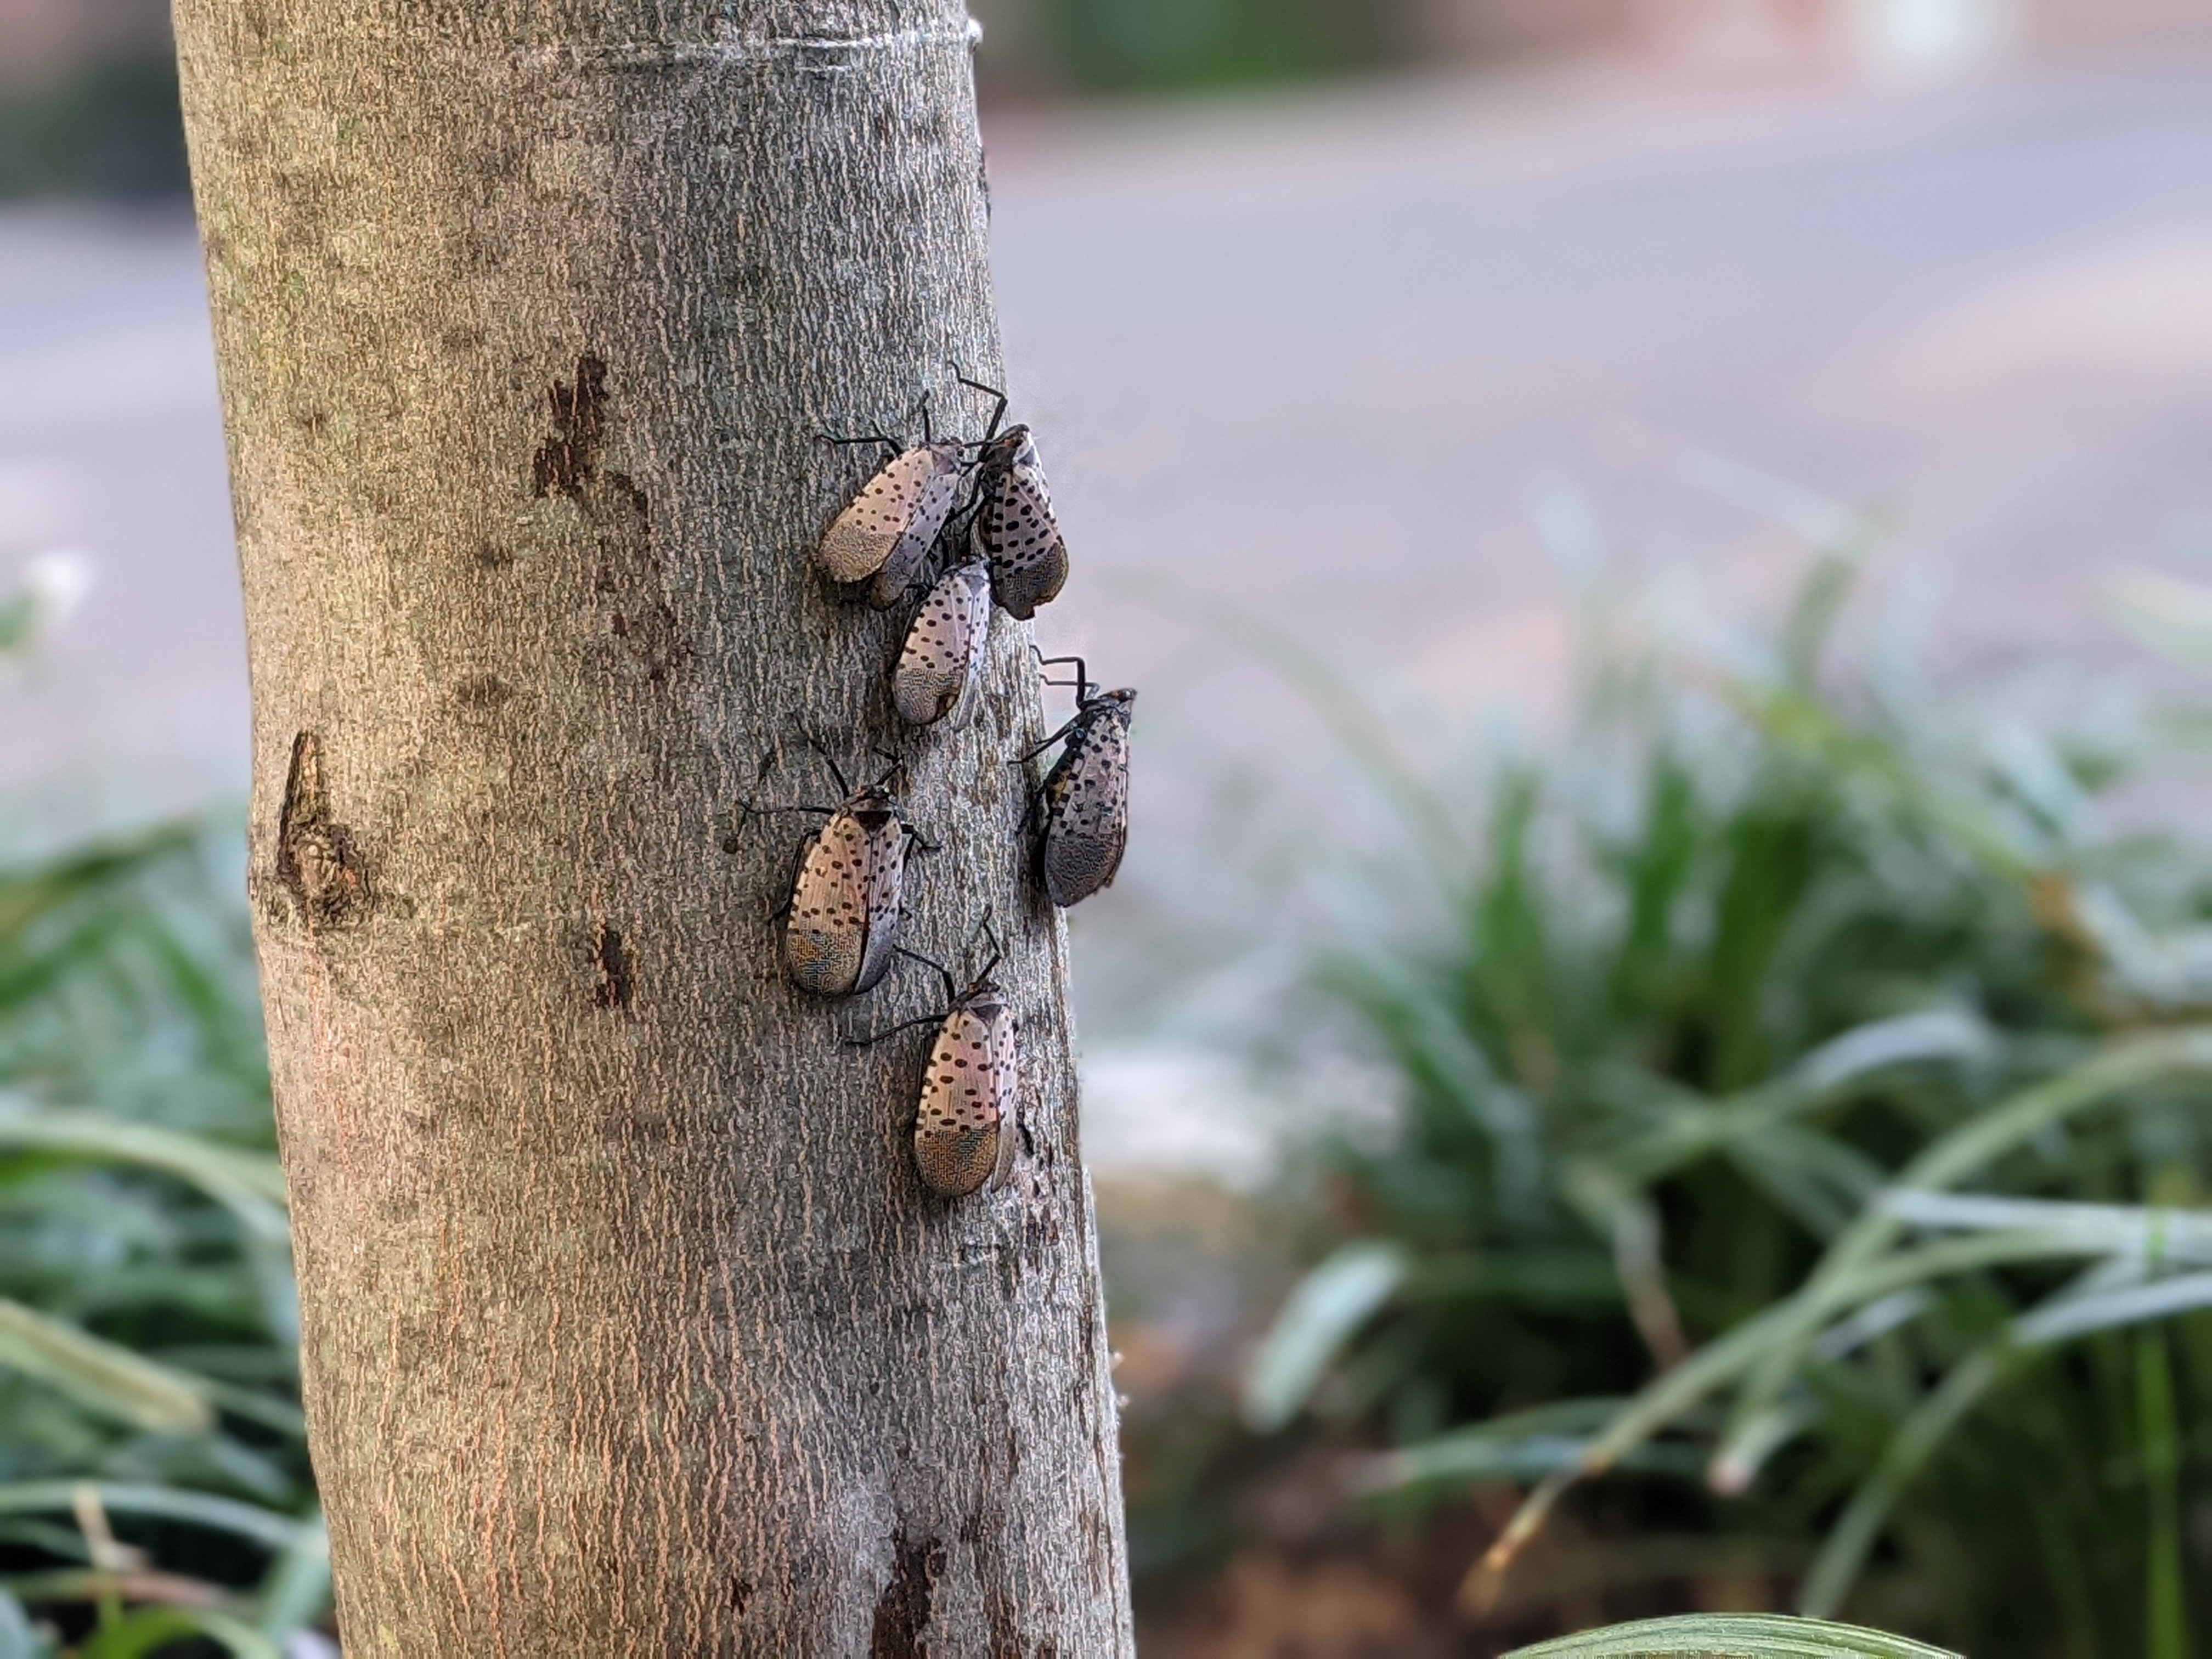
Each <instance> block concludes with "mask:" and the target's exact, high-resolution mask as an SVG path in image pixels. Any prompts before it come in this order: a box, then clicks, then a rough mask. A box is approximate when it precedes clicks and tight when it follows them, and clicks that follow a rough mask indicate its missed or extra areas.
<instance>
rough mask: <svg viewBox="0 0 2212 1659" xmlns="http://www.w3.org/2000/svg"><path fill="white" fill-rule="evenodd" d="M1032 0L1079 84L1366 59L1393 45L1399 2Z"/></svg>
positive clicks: (1397, 45)
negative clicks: (1397, 3)
mask: <svg viewBox="0 0 2212 1659" xmlns="http://www.w3.org/2000/svg"><path fill="white" fill-rule="evenodd" d="M1033 3H1034V5H1035V8H1036V13H1037V19H1036V21H1037V24H1038V26H1039V27H1038V28H1037V33H1039V34H1041V35H1042V39H1043V40H1045V41H1046V42H1047V43H1048V46H1049V48H1050V51H1051V54H1052V58H1053V63H1054V68H1055V69H1056V70H1058V71H1059V73H1060V76H1061V77H1062V78H1063V79H1064V80H1065V81H1066V82H1067V83H1068V84H1070V85H1072V86H1074V87H1076V88H1081V89H1084V90H1089V91H1166V90H1178V89H1184V88H1194V87H1206V86H1225V85H1241V84H1248V83H1253V82H1269V81H1285V80H1296V79H1304V78H1308V77H1311V76H1319V75H1326V74H1335V73H1342V72H1344V71H1346V70H1358V69H1365V68H1371V67H1374V66H1376V65H1378V64H1384V63H1388V62H1389V61H1391V60H1393V59H1394V58H1396V57H1397V56H1398V55H1400V53H1401V52H1402V50H1403V34H1404V29H1403V20H1402V18H1401V15H1400V14H1401V11H1402V8H1401V7H1400V6H1397V5H1394V4H1392V3H1389V0H1033Z"/></svg>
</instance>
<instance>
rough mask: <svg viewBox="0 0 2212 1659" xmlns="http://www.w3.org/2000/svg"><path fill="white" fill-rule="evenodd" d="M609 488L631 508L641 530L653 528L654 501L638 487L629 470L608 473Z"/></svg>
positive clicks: (648, 530)
mask: <svg viewBox="0 0 2212 1659" xmlns="http://www.w3.org/2000/svg"><path fill="white" fill-rule="evenodd" d="M607 489H609V490H610V491H611V493H613V494H614V495H617V496H618V497H620V498H621V500H622V501H623V504H624V505H625V506H627V507H629V510H630V512H631V513H632V514H633V515H634V516H635V518H636V520H637V522H638V527H639V528H640V529H641V530H643V531H647V532H650V531H651V530H652V528H653V501H652V498H651V497H650V496H648V495H647V494H646V493H645V491H644V490H642V489H640V488H639V487H638V483H637V480H636V479H635V478H633V477H630V476H629V473H627V472H610V473H608V474H607Z"/></svg>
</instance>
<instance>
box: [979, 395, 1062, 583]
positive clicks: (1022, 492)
mask: <svg viewBox="0 0 2212 1659" xmlns="http://www.w3.org/2000/svg"><path fill="white" fill-rule="evenodd" d="M977 471H978V472H979V474H980V475H981V482H980V488H981V491H982V495H983V506H982V510H981V513H979V514H978V515H977V517H976V522H975V533H976V537H977V538H978V540H980V541H981V544H982V547H983V554H984V556H985V557H986V558H987V559H989V560H990V562H991V591H992V593H993V595H994V597H995V598H996V599H997V600H998V602H999V604H1000V607H1001V608H1002V609H1003V610H1005V611H1006V613H1007V614H1008V615H1009V616H1012V617H1020V618H1021V619H1022V620H1023V621H1024V622H1026V621H1027V620H1028V619H1029V618H1030V617H1033V616H1035V615H1036V608H1037V607H1038V606H1039V605H1045V604H1048V603H1049V602H1050V601H1051V600H1052V599H1054V597H1055V596H1056V595H1057V594H1058V593H1059V592H1060V588H1061V587H1062V586H1065V585H1066V581H1067V543H1066V541H1065V540H1064V539H1062V538H1061V536H1060V523H1059V520H1056V519H1054V517H1053V514H1052V492H1051V491H1050V490H1049V489H1048V488H1046V485H1045V481H1044V467H1043V466H1042V464H1041V463H1040V462H1039V461H1038V460H1037V453H1036V445H1035V444H1034V443H1032V442H1030V434H1029V428H1027V427H1022V426H1018V427H1015V428H1012V430H1010V431H1009V432H1007V433H1006V435H1005V436H1004V437H1001V438H999V439H996V440H994V441H993V442H992V443H991V445H990V446H989V447H987V448H986V449H985V451H984V453H983V458H982V459H981V462H980V463H979V464H978V466H977Z"/></svg>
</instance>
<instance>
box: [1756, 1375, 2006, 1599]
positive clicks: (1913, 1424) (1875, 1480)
mask: <svg viewBox="0 0 2212 1659" xmlns="http://www.w3.org/2000/svg"><path fill="white" fill-rule="evenodd" d="M2007 1357H2008V1356H2007V1355H2006V1353H2005V1352H2003V1351H2002V1350H2000V1349H1997V1348H1994V1347H1990V1348H1982V1349H1978V1350H1977V1351H1976V1352H1973V1353H1972V1354H1970V1355H1968V1356H1967V1357H1966V1358H1965V1359H1963V1360H1961V1361H1960V1363H1959V1364H1956V1365H1954V1366H1953V1367H1952V1369H1951V1370H1950V1371H1949V1372H1948V1374H1947V1375H1946V1376H1944V1378H1943V1380H1942V1382H1941V1383H1938V1384H1936V1389H1935V1390H1934V1391H1933V1392H1932V1393H1930V1394H1929V1395H1928V1397H1927V1398H1926V1399H1925V1400H1923V1401H1921V1402H1920V1404H1919V1405H1918V1406H1917V1407H1915V1408H1914V1409H1913V1411H1912V1413H1911V1415H1910V1416H1908V1417H1907V1418H1906V1419H1905V1421H1904V1422H1903V1423H1901V1424H1899V1425H1898V1429H1897V1432H1896V1433H1895V1434H1893V1436H1891V1437H1890V1442H1889V1444H1888V1445H1887V1446H1886V1447H1884V1448H1883V1449H1882V1454H1881V1462H1879V1463H1877V1464H1876V1465H1875V1469H1874V1473H1873V1474H1869V1476H1868V1477H1867V1478H1866V1480H1864V1481H1863V1482H1862V1483H1861V1484H1860V1486H1859V1489H1858V1490H1857V1492H1854V1493H1852V1494H1851V1501H1850V1504H1849V1505H1848V1506H1847V1507H1846V1508H1845V1509H1844V1513H1843V1515H1842V1516H1841V1517H1840V1518H1839V1519H1838V1521H1837V1522H1836V1524H1835V1525H1834V1527H1832V1528H1830V1529H1829V1533H1828V1535H1827V1537H1826V1540H1824V1541H1822V1543H1821V1545H1820V1554H1819V1555H1818V1556H1816V1557H1814V1561H1813V1570H1812V1571H1810V1572H1809V1573H1808V1574H1807V1575H1806V1577H1805V1587H1804V1589H1803V1590H1802V1593H1801V1594H1800V1595H1799V1597H1798V1602H1797V1605H1798V1607H1799V1608H1800V1609H1801V1610H1802V1612H1803V1613H1805V1614H1806V1616H1807V1617H1808V1618H1814V1619H1821V1618H1826V1616H1827V1615H1828V1614H1830V1613H1833V1612H1835V1611H1836V1610H1837V1609H1838V1607H1842V1606H1843V1604H1844V1597H1846V1596H1847V1595H1850V1593H1851V1586H1852V1585H1853V1584H1854V1583H1857V1579H1858V1575H1859V1569H1860V1568H1861V1567H1862V1566H1863V1565H1865V1564H1866V1558H1867V1552H1868V1551H1869V1550H1870V1549H1872V1548H1873V1547H1874V1542H1875V1539H1876V1538H1878V1537H1880V1536H1881V1529H1882V1528H1883V1526H1884V1525H1886V1524H1887V1522H1888V1520H1889V1516H1890V1511H1891V1510H1893V1509H1895V1508H1896V1507H1897V1500H1898V1499H1899V1497H1901V1496H1902V1495H1903V1494H1904V1492H1905V1488H1906V1487H1907V1486H1910V1485H1911V1483H1912V1480H1913V1477H1914V1476H1916V1475H1917V1474H1919V1473H1920V1471H1921V1469H1922V1468H1923V1467H1925V1466H1926V1464H1927V1462H1928V1460H1929V1457H1931V1456H1933V1455H1935V1452H1936V1448H1937V1447H1939V1446H1940V1445H1942V1442H1943V1437H1945V1436H1946V1435H1948V1433H1950V1431H1952V1430H1953V1429H1954V1428H1955V1427H1957V1426H1958V1424H1959V1421H1960V1419H1962V1418H1963V1417H1965V1416H1966V1413H1968V1412H1970V1411H1972V1409H1973V1407H1974V1406H1975V1404H1976V1403H1977V1402H1978V1401H1980V1399H1981V1398H1982V1396H1983V1395H1985V1394H1987V1393H1988V1392H1989V1391H1990V1388H1991V1386H1992V1385H1994V1384H1995V1383H1996V1382H1997V1381H1998V1380H1999V1379H2000V1378H2001V1377H2002V1376H2003V1375H2004V1370H2005V1364H2006V1359H2007Z"/></svg>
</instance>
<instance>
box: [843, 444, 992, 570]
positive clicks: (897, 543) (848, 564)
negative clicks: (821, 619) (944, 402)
mask: <svg viewBox="0 0 2212 1659" xmlns="http://www.w3.org/2000/svg"><path fill="white" fill-rule="evenodd" d="M959 487H960V456H959V452H958V451H957V449H952V448H950V447H948V446H946V445H944V444H917V445H916V446H915V447H914V448H912V449H908V450H902V451H901V452H900V453H898V454H896V455H895V456H893V457H892V458H891V459H890V460H889V461H887V462H885V463H884V466H883V470H882V471H879V472H878V473H877V474H876V476H875V477H872V478H871V479H869V480H868V482H867V483H866V485H865V486H863V487H862V489H861V490H860V494H859V495H855V496H854V498H853V501H852V504H851V505H850V506H849V507H846V509H845V510H844V511H843V512H842V513H839V514H838V515H837V517H836V520H835V521H834V522H833V523H832V524H831V525H830V526H829V532H828V533H827V534H825V535H824V536H823V538H822V544H821V545H820V546H819V547H817V548H816V549H815V550H814V562H816V563H817V564H818V565H820V566H821V567H822V568H823V570H825V571H827V572H828V573H829V577H830V579H831V580H833V581H841V582H857V581H864V580H866V579H867V578H868V577H870V576H873V575H875V574H877V573H878V572H879V571H880V570H882V569H883V568H884V564H885V563H886V562H888V561H889V560H890V557H891V556H892V554H893V553H894V552H895V551H896V550H898V549H899V548H900V547H901V546H902V544H904V543H905V542H906V541H907V539H908V538H909V537H910V535H911V533H912V532H913V531H914V529H915V526H916V523H917V521H918V520H920V519H921V517H922V515H923V514H925V513H927V512H928V511H930V510H932V509H933V508H935V507H936V504H937V503H938V502H939V501H940V500H941V501H943V503H944V505H943V507H942V508H941V509H940V510H938V511H937V522H936V524H935V526H932V528H931V529H930V532H929V536H928V538H927V541H925V542H924V544H923V546H924V550H925V551H926V550H927V545H928V542H929V541H934V540H936V538H937V532H938V531H939V530H940V529H942V528H943V527H944V525H945V515H946V514H947V513H950V512H951V510H952V501H953V498H954V497H955V496H956V495H957V494H958V493H959Z"/></svg>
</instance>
